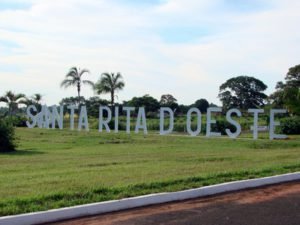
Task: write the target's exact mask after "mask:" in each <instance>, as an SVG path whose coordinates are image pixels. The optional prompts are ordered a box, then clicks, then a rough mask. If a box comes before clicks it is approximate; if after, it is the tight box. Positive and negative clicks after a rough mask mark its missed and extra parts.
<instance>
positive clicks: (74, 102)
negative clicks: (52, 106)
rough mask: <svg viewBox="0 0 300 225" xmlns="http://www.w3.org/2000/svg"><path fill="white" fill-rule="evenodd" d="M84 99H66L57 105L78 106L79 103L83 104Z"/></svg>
mask: <svg viewBox="0 0 300 225" xmlns="http://www.w3.org/2000/svg"><path fill="white" fill-rule="evenodd" d="M84 101H85V98H84V97H83V96H81V97H80V99H79V98H78V97H67V98H63V99H62V100H61V101H60V102H59V104H60V105H79V103H80V102H84Z"/></svg>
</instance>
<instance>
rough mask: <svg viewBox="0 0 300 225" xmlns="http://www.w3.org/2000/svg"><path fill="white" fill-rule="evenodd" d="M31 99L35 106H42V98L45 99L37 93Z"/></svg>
mask: <svg viewBox="0 0 300 225" xmlns="http://www.w3.org/2000/svg"><path fill="white" fill-rule="evenodd" d="M31 98H32V101H33V102H34V103H35V104H38V105H40V104H41V101H42V98H43V95H41V94H39V93H36V94H34V95H33V96H32V97H31Z"/></svg>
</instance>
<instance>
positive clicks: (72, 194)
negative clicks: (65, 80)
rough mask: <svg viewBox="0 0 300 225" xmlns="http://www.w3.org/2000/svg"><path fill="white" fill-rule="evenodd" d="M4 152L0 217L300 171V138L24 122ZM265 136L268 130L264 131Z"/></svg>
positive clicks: (1, 156)
mask: <svg viewBox="0 0 300 225" xmlns="http://www.w3.org/2000/svg"><path fill="white" fill-rule="evenodd" d="M17 136H18V142H19V147H18V150H17V151H16V152H14V153H6V154H3V153H2V154H0V215H1V216H4V215H10V214H19V213H25V212H33V211H38V210H46V209H52V208H58V207H64V206H71V205H76V204H83V203H90V202H97V201H105V200H110V199H119V198H123V197H129V196H136V195H142V194H148V193H155V192H163V191H177V190H182V189H187V188H194V187H200V186H205V185H210V184H215V183H221V182H225V181H232V180H239V179H246V178H254V177H262V176H268V175H274V174H281V173H287V172H294V171H300V136H290V138H289V140H280V141H279V140H278V141H276V140H275V141H269V140H268V139H266V138H261V139H259V140H256V141H254V140H252V139H251V138H247V136H244V138H240V139H236V140H231V139H228V138H210V139H207V138H205V137H201V136H200V137H189V136H186V135H172V136H159V135H157V134H156V133H150V134H149V135H147V136H143V135H136V134H132V135H127V134H125V133H123V132H121V133H118V134H114V133H111V134H106V133H98V132H97V131H95V130H92V131H90V132H77V131H69V130H62V131H60V130H45V129H27V128H18V129H17ZM262 137H263V136H262Z"/></svg>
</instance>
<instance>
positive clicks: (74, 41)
mask: <svg viewBox="0 0 300 225" xmlns="http://www.w3.org/2000/svg"><path fill="white" fill-rule="evenodd" d="M299 11H300V1H299V0H289V1H284V0H143V1H142V0H63V1H62V0H0V81H1V90H0V95H3V94H4V93H5V92H6V91H7V90H13V91H14V92H16V93H25V94H26V95H29V96H30V95H32V94H34V93H41V94H43V96H44V103H47V104H49V105H50V104H57V103H58V101H59V100H60V99H61V98H62V97H68V96H75V95H76V89H75V88H70V89H67V90H65V89H61V88H60V86H59V84H60V82H61V80H62V79H63V78H64V76H65V74H66V73H67V71H68V69H69V68H70V67H72V66H77V67H80V68H88V69H89V70H90V71H91V74H90V75H86V78H88V79H90V80H92V81H96V80H97V79H98V78H99V77H100V74H101V73H103V72H121V73H122V75H123V77H124V80H125V83H126V86H125V89H124V90H123V91H122V92H120V93H118V96H119V98H118V101H119V102H122V101H123V100H128V99H130V98H132V97H133V96H142V95H144V94H150V95H152V96H154V97H155V98H157V99H159V98H160V96H161V95H162V94H167V93H168V94H172V95H174V97H176V98H177V99H178V102H179V103H182V104H191V103H193V102H194V101H195V100H197V99H199V98H206V99H208V101H209V102H214V103H218V104H219V100H218V98H217V95H218V90H219V86H220V85H221V84H222V83H224V82H225V81H226V80H227V79H229V78H231V77H233V76H238V75H249V76H254V77H256V78H259V79H261V80H262V81H263V82H265V83H266V84H267V85H268V90H267V94H269V93H271V92H273V91H274V88H275V85H276V82H277V81H280V80H283V79H284V76H285V74H286V72H287V70H288V68H289V67H291V66H294V65H296V64H299V63H300V31H299V23H300V13H299ZM82 92H83V93H82V94H83V95H84V96H85V97H89V96H92V95H93V92H92V90H90V88H89V87H83V90H82ZM102 97H103V98H109V96H108V95H104V96H102Z"/></svg>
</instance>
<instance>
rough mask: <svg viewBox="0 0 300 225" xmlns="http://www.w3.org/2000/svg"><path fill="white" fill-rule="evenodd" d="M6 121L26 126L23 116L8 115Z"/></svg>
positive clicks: (17, 125) (25, 119)
mask: <svg viewBox="0 0 300 225" xmlns="http://www.w3.org/2000/svg"><path fill="white" fill-rule="evenodd" d="M6 121H7V122H8V123H10V124H12V125H13V126H15V127H27V125H26V121H27V118H26V117H25V116H9V117H7V118H6Z"/></svg>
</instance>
